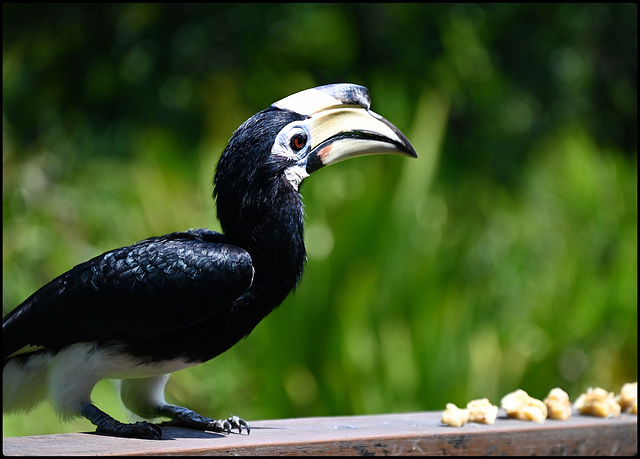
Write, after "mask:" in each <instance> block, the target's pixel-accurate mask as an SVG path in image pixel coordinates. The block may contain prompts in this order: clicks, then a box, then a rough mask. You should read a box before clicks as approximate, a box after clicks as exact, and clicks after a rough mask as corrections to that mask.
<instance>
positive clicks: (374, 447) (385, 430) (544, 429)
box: [3, 411, 638, 456]
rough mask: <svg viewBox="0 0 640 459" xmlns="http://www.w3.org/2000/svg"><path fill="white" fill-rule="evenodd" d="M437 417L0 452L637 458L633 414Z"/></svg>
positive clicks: (256, 426)
mask: <svg viewBox="0 0 640 459" xmlns="http://www.w3.org/2000/svg"><path fill="white" fill-rule="evenodd" d="M440 416H441V412H439V411H438V412H420V413H404V414H386V415H372V416H348V417H322V418H299V419H281V420H270V421H253V422H250V424H251V435H248V436H247V435H244V434H243V435H238V434H237V433H236V434H231V435H221V434H214V433H209V432H198V431H192V430H187V429H182V428H175V427H168V428H164V429H163V439H162V440H138V439H126V438H114V437H108V436H103V435H99V434H96V433H74V434H60V435H43V436H33V437H9V438H4V439H3V453H4V455H7V456H10V455H35V456H43V455H44V456H55V455H64V456H73V455H132V456H145V455H194V456H197V455H271V456H279V455H365V456H368V455H421V456H422V455H433V456H440V455H459V456H465V455H554V456H555V455H569V456H576V455H580V456H583V455H636V454H637V438H638V436H637V422H638V421H637V416H635V415H627V414H623V415H621V416H620V417H619V418H615V419H602V418H594V417H589V416H573V417H572V418H571V419H570V420H569V421H553V420H547V421H546V422H545V423H544V424H536V423H532V422H525V421H517V420H513V419H507V418H506V417H504V413H503V412H502V411H501V414H500V417H499V419H498V420H497V421H496V423H495V424H494V425H481V424H466V425H465V426H463V427H459V428H455V427H447V426H444V425H442V424H441V423H440Z"/></svg>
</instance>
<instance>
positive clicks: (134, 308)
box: [2, 230, 253, 358]
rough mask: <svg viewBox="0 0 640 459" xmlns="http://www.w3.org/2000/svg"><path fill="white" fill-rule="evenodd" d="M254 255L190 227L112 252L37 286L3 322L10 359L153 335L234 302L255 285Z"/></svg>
mask: <svg viewBox="0 0 640 459" xmlns="http://www.w3.org/2000/svg"><path fill="white" fill-rule="evenodd" d="M252 280H253V266H252V262H251V257H250V256H249V254H248V253H247V252H246V251H245V250H244V249H242V248H239V247H237V246H234V245H231V244H228V243H226V241H225V238H224V236H223V235H221V234H219V233H215V232H212V231H208V230H190V231H187V232H182V233H172V234H168V235H166V236H161V237H157V238H151V239H147V240H144V241H141V242H139V243H137V244H134V245H132V246H128V247H122V248H120V249H116V250H112V251H109V252H106V253H104V254H102V255H100V256H98V257H95V258H93V259H91V260H89V261H87V262H85V263H82V264H80V265H78V266H76V267H74V268H73V269H71V270H69V271H67V272H66V273H64V274H62V275H61V276H59V277H57V278H56V279H54V280H52V281H51V282H50V283H48V284H46V285H45V286H43V287H42V288H41V289H39V290H38V291H36V292H35V293H34V294H33V295H31V296H30V297H29V298H28V299H27V300H25V301H24V302H23V303H22V304H21V305H20V306H18V307H17V308H15V309H14V310H13V311H11V312H10V313H9V314H7V316H6V317H5V318H4V320H3V324H2V334H3V356H4V358H7V356H10V355H11V354H13V353H16V352H17V351H19V350H21V349H23V348H24V347H25V346H42V347H45V348H53V349H57V348H61V347H64V346H67V345H69V344H72V343H75V342H86V341H94V340H103V339H111V338H114V339H119V338H120V339H122V338H124V339H125V340H126V339H136V340H139V339H150V338H155V337H157V336H160V335H162V334H163V333H165V332H168V331H172V330H177V329H182V328H185V327H188V326H190V325H193V324H196V323H199V322H201V321H203V320H205V319H208V318H210V317H212V316H214V315H215V314H216V313H217V312H219V311H221V310H223V309H225V308H227V307H229V305H230V304H231V303H232V302H233V301H234V300H235V299H236V298H238V297H239V296H240V295H241V294H242V293H243V292H244V291H245V290H246V289H247V288H248V287H249V286H250V285H251V283H252Z"/></svg>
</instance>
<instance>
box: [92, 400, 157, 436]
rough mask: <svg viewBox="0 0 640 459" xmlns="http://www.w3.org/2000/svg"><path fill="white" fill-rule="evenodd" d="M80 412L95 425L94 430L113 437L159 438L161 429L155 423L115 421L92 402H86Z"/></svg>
mask: <svg viewBox="0 0 640 459" xmlns="http://www.w3.org/2000/svg"><path fill="white" fill-rule="evenodd" d="M80 413H81V414H82V415H83V416H84V417H85V418H87V419H88V420H89V421H91V422H92V423H93V424H94V425H95V426H96V432H100V433H103V434H107V435H112V436H114V437H127V438H142V439H147V440H160V439H161V438H162V429H160V427H158V426H157V425H156V424H153V423H151V422H146V421H140V422H136V423H134V424H125V423H123V422H120V421H117V420H115V419H113V418H112V417H111V416H109V415H108V414H107V413H105V412H104V411H102V410H100V409H99V408H98V407H96V406H95V405H93V404H90V403H88V404H86V405H84V406H83V407H82V409H81V411H80Z"/></svg>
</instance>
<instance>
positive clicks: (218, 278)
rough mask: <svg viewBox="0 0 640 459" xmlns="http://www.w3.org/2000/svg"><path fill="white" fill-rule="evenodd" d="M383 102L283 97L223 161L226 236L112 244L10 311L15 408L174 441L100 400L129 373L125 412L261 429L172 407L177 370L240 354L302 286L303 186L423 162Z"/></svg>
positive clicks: (5, 328)
mask: <svg viewBox="0 0 640 459" xmlns="http://www.w3.org/2000/svg"><path fill="white" fill-rule="evenodd" d="M370 104H371V100H370V98H369V93H368V90H367V89H366V88H365V87H363V86H358V85H354V84H332V85H326V86H319V87H316V88H312V89H308V90H305V91H302V92H299V93H296V94H293V95H291V96H289V97H286V98H284V99H282V100H280V101H278V102H275V103H274V104H272V105H271V106H270V107H269V108H267V109H265V110H263V111H261V112H259V113H257V114H256V115H254V116H252V117H251V118H249V119H248V120H247V121H245V122H244V123H243V124H242V125H241V126H240V127H239V128H238V129H237V130H236V131H235V132H234V133H233V135H232V136H231V139H230V140H229V143H228V145H227V146H226V148H225V149H224V151H223V153H222V156H221V157H220V159H219V161H218V164H217V168H216V174H215V178H214V191H213V196H214V199H215V200H216V205H217V213H218V218H219V220H220V224H221V227H222V229H223V230H224V234H220V233H217V232H213V231H210V230H207V229H195V230H194V229H192V230H188V231H185V232H176V233H171V234H167V235H164V236H160V237H152V238H149V239H146V240H143V241H141V242H138V243H137V244H133V245H131V246H128V247H122V248H119V249H115V250H110V251H108V252H105V253H103V254H102V255H99V256H97V257H95V258H93V259H91V260H89V261H87V262H84V263H81V264H79V265H77V266H76V267H74V268H72V269H71V270H69V271H67V272H66V273H64V274H62V275H61V276H59V277H57V278H55V279H54V280H52V281H51V282H49V283H48V284H46V285H44V286H43V287H42V288H40V289H39V290H38V291H36V292H35V293H34V294H33V295H31V296H30V297H29V298H27V299H26V300H25V301H24V302H23V303H22V304H20V305H19V306H18V307H16V308H15V309H14V310H12V311H11V312H10V313H8V314H7V316H6V317H5V318H4V320H3V323H2V352H3V358H4V369H3V410H4V411H5V412H15V411H20V410H28V409H30V408H32V407H34V406H35V405H37V404H38V403H39V402H41V401H42V400H43V399H44V398H45V397H46V396H47V395H48V396H49V397H50V399H51V402H52V405H53V407H54V409H55V410H56V411H57V412H58V413H59V414H60V415H61V416H62V418H70V417H73V416H84V417H85V418H87V419H88V420H89V421H91V422H92V423H93V424H95V425H96V426H97V429H96V430H97V431H98V432H101V433H104V434H108V435H114V436H123V437H134V438H148V439H159V438H161V437H162V430H161V428H160V427H159V426H158V425H157V424H154V423H151V422H147V421H139V422H136V423H131V424H127V423H122V422H119V421H117V420H115V419H114V418H112V417H111V416H109V415H108V414H106V413H105V412H103V411H101V410H100V409H99V408H98V407H97V406H96V405H94V404H93V403H92V401H91V391H92V389H93V387H94V386H95V384H96V383H97V382H98V381H100V380H102V379H106V378H110V379H121V380H122V382H121V384H120V396H121V398H122V401H123V403H124V405H125V406H126V407H127V409H129V410H130V411H132V412H133V413H135V414H136V415H138V416H140V417H141V418H145V419H154V418H158V417H167V418H170V419H171V421H169V422H168V424H171V425H179V426H184V427H188V428H193V429H200V430H209V431H214V432H227V433H230V432H231V431H232V429H237V430H238V431H239V433H242V430H243V429H245V430H246V431H247V433H249V426H248V425H247V423H246V422H245V421H244V420H242V419H240V418H238V417H236V416H232V417H230V418H229V419H222V420H214V419H211V418H207V417H204V416H201V415H200V414H197V413H195V412H194V411H192V410H189V409H187V408H183V407H179V406H175V405H171V404H168V403H167V402H166V401H165V398H164V387H165V384H166V382H167V380H168V377H169V373H171V372H174V371H177V370H180V369H183V368H187V367H190V366H193V365H197V364H200V363H203V362H206V361H207V360H210V359H212V358H214V357H216V356H217V355H219V354H221V353H222V352H224V351H226V350H227V349H229V348H230V347H231V346H233V345H234V344H235V343H237V342H238V341H239V340H240V339H242V338H243V337H246V336H247V335H248V334H249V333H250V332H251V331H252V330H253V329H254V327H255V326H256V325H257V324H258V322H260V321H261V320H262V319H263V318H264V317H265V316H267V314H269V312H271V311H272V310H273V309H274V308H275V307H277V306H278V305H279V304H280V303H281V302H282V301H283V300H284V299H285V298H286V297H287V295H288V294H289V293H290V292H291V291H292V290H293V289H294V288H295V287H296V284H297V283H298V281H299V280H300V277H301V275H302V270H303V267H304V264H305V261H306V252H305V246H304V241H303V206H302V201H301V198H300V194H299V187H300V183H301V182H302V181H303V180H304V179H305V178H306V177H308V176H309V174H311V173H312V172H314V171H316V170H318V169H320V168H322V167H323V166H326V165H329V164H333V163H336V162H338V161H340V160H343V159H346V158H351V157H354V156H360V155H366V154H375V153H398V154H402V155H406V156H411V157H417V155H416V152H415V150H414V148H413V147H412V145H411V143H410V142H409V140H408V139H407V138H406V137H405V136H404V135H403V134H402V133H401V132H400V131H399V130H398V129H397V128H396V127H395V126H393V125H392V124H391V123H390V122H389V121H387V120H386V119H384V118H383V117H381V116H380V115H378V114H376V113H374V112H373V111H371V110H370Z"/></svg>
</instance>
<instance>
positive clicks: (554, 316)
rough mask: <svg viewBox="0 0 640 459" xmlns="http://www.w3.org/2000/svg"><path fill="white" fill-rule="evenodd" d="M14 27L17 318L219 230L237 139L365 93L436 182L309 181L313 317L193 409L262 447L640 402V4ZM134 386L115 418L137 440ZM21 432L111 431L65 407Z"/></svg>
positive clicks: (402, 166) (8, 23)
mask: <svg viewBox="0 0 640 459" xmlns="http://www.w3.org/2000/svg"><path fill="white" fill-rule="evenodd" d="M2 20H3V312H4V313H7V312H8V311H9V310H11V309H12V308H14V307H15V306H17V305H18V304H19V303H20V302H22V301H23V300H24V299H25V298H26V297H27V296H29V295H30V294H31V293H32V292H33V291H35V290H36V289H37V288H39V287H40V286H41V285H43V284H44V283H46V282H48V281H49V280H51V279H52V278H53V277H55V276H57V275H59V274H61V273H62V272H64V271H66V270H67V269H69V268H71V267H73V266H74V265H75V264H77V263H80V262H82V261H85V260H87V259H89V258H91V257H93V256H95V255H97V254H99V253H102V252H104V251H107V250H109V249H112V248H116V247H120V246H124V245H128V244H131V243H133V242H136V241H138V240H141V239H144V238H146V237H148V236H152V235H161V234H164V233H168V232H171V231H176V230H184V229H188V228H197V227H209V228H212V229H216V230H219V225H218V222H217V220H216V218H215V207H214V205H213V203H212V201H211V198H210V195H211V191H212V184H211V180H212V176H213V171H214V168H215V164H216V162H217V159H218V157H219V155H220V153H221V152H222V149H223V148H224V146H225V144H226V141H227V139H228V138H229V137H230V135H231V133H232V132H233V131H234V130H235V128H236V127H237V126H238V125H239V124H240V123H241V122H243V121H244V120H245V119H246V118H248V117H249V116H251V115H252V114H253V113H255V112H257V111H259V110H261V109H263V108H265V107H267V106H268V105H269V104H271V103H272V102H274V101H276V100H278V99H280V98H282V97H284V96H287V95H289V94H292V93H294V92H296V91H299V90H302V89H306V88H309V87H313V86H316V85H320V84H327V83H335V82H345V81H347V82H353V83H358V84H362V85H365V86H367V87H368V88H369V90H370V93H371V97H372V100H373V109H374V110H375V111H377V112H378V113H380V114H382V115H383V116H385V117H386V118H387V119H389V120H391V121H392V122H393V123H394V124H396V125H397V126H398V127H399V128H400V129H401V130H402V131H403V132H405V134H407V136H408V137H409V139H411V141H412V142H413V144H414V146H415V148H416V150H417V151H418V153H419V159H418V160H409V159H406V158H399V157H386V156H379V157H368V158H358V159H354V160H352V161H347V162H344V163H340V164H338V165H336V166H332V167H330V168H327V169H326V170H322V171H321V172H319V173H317V174H314V176H313V177H311V178H309V179H308V180H307V181H306V182H305V184H304V185H303V187H302V193H303V195H304V202H305V209H306V213H307V229H306V241H307V248H308V254H309V262H308V264H307V268H306V272H305V275H304V277H303V280H302V282H301V284H300V285H299V287H298V289H297V291H296V292H295V294H294V295H292V296H290V297H289V298H288V299H287V300H286V301H285V303H284V304H283V305H282V306H281V307H280V308H279V309H277V310H276V311H274V312H273V313H272V314H271V315H270V316H269V317H267V318H266V319H265V320H264V321H263V322H262V323H261V324H260V325H259V326H258V327H257V329H256V330H255V331H254V332H253V333H252V334H251V336H250V337H249V338H248V339H247V340H244V341H242V342H241V343H239V344H238V345H236V346H235V347H234V348H232V349H231V350H230V351H229V352H227V353H226V354H224V355H222V356H220V357H219V358H217V359H215V360H214V361H212V362H209V363H207V364H204V365H201V366H199V367H195V368H192V369H188V370H183V371H180V372H178V373H176V374H174V376H173V377H172V379H171V381H170V383H169V385H168V400H169V401H170V402H174V403H178V404H182V405H185V406H188V407H190V408H192V409H195V410H196V411H198V412H201V413H202V414H205V415H209V416H212V417H226V416H228V415H230V414H237V415H240V416H242V417H244V418H245V419H247V420H248V421H252V420H257V419H270V418H284V417H295V416H317V415H349V414H369V413H388V412H403V411H419V410H440V409H443V408H444V406H445V403H447V402H454V403H457V404H458V405H461V404H466V402H467V401H469V400H470V399H472V398H479V397H488V398H489V399H490V400H491V401H492V402H493V403H494V404H499V401H500V397H502V396H503V395H504V394H506V393H507V392H509V391H512V390H514V389H516V388H519V387H520V388H523V389H525V390H527V391H528V392H529V393H530V394H531V395H533V396H535V397H539V398H542V397H544V396H545V395H546V394H547V392H548V391H549V390H550V389H551V388H552V387H555V386H560V387H562V388H564V389H565V390H567V391H568V392H569V394H570V396H571V397H572V399H575V398H576V397H577V396H578V395H579V393H580V392H581V391H583V390H585V389H586V388H587V387H589V386H601V387H604V388H606V389H608V390H611V391H616V392H617V391H619V390H620V386H621V385H622V384H623V383H625V382H630V381H635V380H637V274H638V273H637V84H636V81H637V6H636V5H635V4H626V5H621V4H606V5H605V4H554V5H550V4H548V5H523V4H520V5H506V4H494V5H459V4H454V5H449V4H438V5H420V4H344V5H343V4H340V5H336V4H235V5H200V4H197V5H189V4H179V5H178V4H173V5H170V4H160V5H158V4H124V5H88V4H85V5H81V4H77V5H58V4H43V5H31V4H4V5H3V19H2ZM178 307H179V306H178ZM112 386H113V384H112V382H110V381H104V382H102V383H100V384H99V385H98V386H97V388H96V390H95V391H94V401H95V402H96V403H97V404H98V406H100V407H102V408H103V409H105V410H106V411H108V412H109V413H110V414H112V415H114V416H116V417H118V418H120V419H121V420H127V419H128V418H127V414H125V411H124V409H123V408H122V407H121V404H120V402H119V400H118V398H117V397H116V395H115V391H114V390H113V387H112ZM3 420H4V422H3V434H4V435H27V434H31V435H34V434H44V433H57V432H68V431H78V430H83V431H86V430H93V426H92V425H91V424H90V423H89V422H88V421H85V420H78V421H77V422H71V423H60V422H59V421H58V420H57V419H56V416H55V415H54V414H53V412H52V409H51V407H50V405H48V404H43V405H41V406H40V407H39V408H37V409H36V410H35V412H33V413H32V414H31V415H24V414H21V415H10V416H4V418H3Z"/></svg>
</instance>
